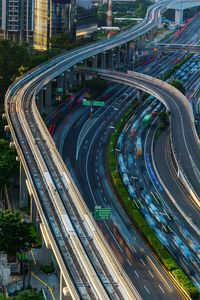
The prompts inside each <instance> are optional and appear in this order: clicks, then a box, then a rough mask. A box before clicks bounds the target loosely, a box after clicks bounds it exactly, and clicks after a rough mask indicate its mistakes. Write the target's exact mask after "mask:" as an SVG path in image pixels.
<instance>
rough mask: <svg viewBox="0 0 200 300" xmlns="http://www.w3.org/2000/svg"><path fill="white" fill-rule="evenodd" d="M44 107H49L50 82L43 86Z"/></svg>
mask: <svg viewBox="0 0 200 300" xmlns="http://www.w3.org/2000/svg"><path fill="white" fill-rule="evenodd" d="M44 102H45V107H51V104H52V98H51V82H49V83H48V84H47V85H46V86H45V101H44Z"/></svg>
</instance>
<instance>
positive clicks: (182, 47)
mask: <svg viewBox="0 0 200 300" xmlns="http://www.w3.org/2000/svg"><path fill="white" fill-rule="evenodd" d="M154 48H156V50H159V51H167V52H174V51H187V52H191V53H200V45H192V44H164V43H150V44H149V45H146V46H145V49H154Z"/></svg>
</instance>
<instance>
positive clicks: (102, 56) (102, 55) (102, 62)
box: [101, 52, 106, 69]
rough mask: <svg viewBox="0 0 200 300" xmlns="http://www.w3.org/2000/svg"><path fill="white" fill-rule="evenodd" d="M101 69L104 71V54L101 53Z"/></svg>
mask: <svg viewBox="0 0 200 300" xmlns="http://www.w3.org/2000/svg"><path fill="white" fill-rule="evenodd" d="M101 69H106V52H102V53H101Z"/></svg>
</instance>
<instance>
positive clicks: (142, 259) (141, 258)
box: [140, 258, 146, 266]
mask: <svg viewBox="0 0 200 300" xmlns="http://www.w3.org/2000/svg"><path fill="white" fill-rule="evenodd" d="M140 261H141V262H142V264H143V265H144V266H146V264H145V262H144V261H143V259H142V258H140Z"/></svg>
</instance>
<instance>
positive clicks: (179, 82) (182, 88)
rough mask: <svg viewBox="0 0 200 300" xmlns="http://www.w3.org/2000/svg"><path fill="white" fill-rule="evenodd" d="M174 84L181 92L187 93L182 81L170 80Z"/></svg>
mask: <svg viewBox="0 0 200 300" xmlns="http://www.w3.org/2000/svg"><path fill="white" fill-rule="evenodd" d="M170 84H171V85H172V86H174V87H175V88H176V89H178V90H179V91H180V92H181V93H183V94H185V87H184V86H183V84H182V82H181V81H179V80H172V81H171V82H170Z"/></svg>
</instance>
